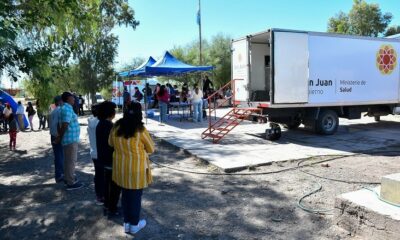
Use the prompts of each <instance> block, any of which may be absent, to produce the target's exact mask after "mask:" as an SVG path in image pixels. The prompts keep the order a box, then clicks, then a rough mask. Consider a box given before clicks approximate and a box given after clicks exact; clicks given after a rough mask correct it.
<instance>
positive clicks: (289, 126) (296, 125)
mask: <svg viewBox="0 0 400 240" xmlns="http://www.w3.org/2000/svg"><path fill="white" fill-rule="evenodd" d="M300 124H301V119H294V120H293V121H292V122H290V123H286V124H283V127H284V128H286V129H297V128H299V126H300Z"/></svg>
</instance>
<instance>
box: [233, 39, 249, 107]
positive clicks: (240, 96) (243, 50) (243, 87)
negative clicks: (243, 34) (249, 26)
mask: <svg viewBox="0 0 400 240" xmlns="http://www.w3.org/2000/svg"><path fill="white" fill-rule="evenodd" d="M232 79H241V80H238V81H235V89H234V91H235V100H236V101H247V100H248V99H249V40H248V38H243V39H240V40H236V41H233V42H232Z"/></svg>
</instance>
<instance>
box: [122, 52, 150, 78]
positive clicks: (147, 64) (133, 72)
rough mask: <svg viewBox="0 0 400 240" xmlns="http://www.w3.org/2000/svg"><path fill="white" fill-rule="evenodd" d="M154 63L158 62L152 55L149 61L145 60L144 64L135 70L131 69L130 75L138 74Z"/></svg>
mask: <svg viewBox="0 0 400 240" xmlns="http://www.w3.org/2000/svg"><path fill="white" fill-rule="evenodd" d="M154 63H156V60H154V58H153V57H151V56H150V57H149V59H147V61H146V62H144V63H143V64H142V65H140V66H139V67H137V68H135V69H133V70H130V71H129V74H128V76H138V75H140V73H142V72H143V71H144V70H145V68H146V67H148V66H151V65H153V64H154Z"/></svg>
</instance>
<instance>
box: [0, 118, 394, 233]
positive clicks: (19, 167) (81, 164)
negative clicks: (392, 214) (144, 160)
mask: <svg viewBox="0 0 400 240" xmlns="http://www.w3.org/2000/svg"><path fill="white" fill-rule="evenodd" d="M84 122H85V121H84V120H82V123H84ZM81 128H82V134H81V136H82V142H81V144H80V151H79V161H78V166H77V171H76V174H77V177H78V178H79V179H80V180H81V181H82V182H83V183H84V184H85V187H84V188H82V189H79V190H75V191H70V192H67V191H65V189H64V187H63V185H62V184H56V183H55V182H54V180H53V172H54V170H53V155H52V151H51V146H50V137H49V132H48V131H37V132H22V133H19V134H18V139H17V151H15V152H10V151H8V135H4V134H3V135H0V216H1V219H0V239H132V238H134V239H246V240H247V239H357V237H354V236H350V235H348V233H347V232H345V231H343V230H341V229H340V228H338V227H336V226H335V225H334V224H333V222H334V216H333V215H331V214H328V215H321V214H311V213H308V212H305V211H303V210H302V209H300V208H299V207H297V201H298V200H299V199H300V198H301V197H302V196H304V195H305V194H306V193H307V192H309V191H311V190H313V189H314V188H316V187H317V186H318V183H319V184H321V185H322V191H320V192H318V193H316V194H314V195H312V196H310V197H308V198H306V199H304V201H303V204H304V205H305V206H306V207H308V208H313V209H332V208H333V206H334V199H335V196H337V195H339V194H341V193H345V192H349V191H354V190H358V189H360V188H361V187H362V186H364V185H368V184H363V183H357V184H351V183H350V184H349V183H343V182H337V181H331V180H327V179H323V178H318V177H315V176H311V175H309V174H306V173H304V172H302V171H300V170H299V169H298V168H296V167H297V165H298V164H299V162H298V161H289V162H283V163H273V164H271V165H269V166H263V167H257V168H255V169H248V170H246V171H242V172H240V173H245V174H254V175H212V174H218V171H217V170H216V169H215V168H214V167H212V166H210V165H207V164H205V163H204V162H202V161H200V160H198V159H196V158H195V157H193V156H190V155H188V154H187V153H186V152H185V151H183V150H181V149H178V148H176V147H174V146H172V145H169V144H168V143H165V142H163V141H162V140H159V139H158V140H156V143H157V151H156V153H155V154H154V155H152V156H151V159H152V161H155V162H157V163H161V164H165V165H167V166H170V167H173V168H177V169H182V170H185V171H195V172H201V173H209V174H207V175H206V174H192V173H186V172H182V171H176V170H173V169H171V168H166V167H162V166H159V165H157V164H153V169H154V170H153V174H154V181H155V182H154V184H153V185H152V186H151V187H150V188H148V189H146V190H145V191H144V194H143V208H142V216H143V217H144V218H145V219H146V220H147V223H148V225H147V226H146V228H145V229H143V230H142V231H141V232H139V233H138V234H136V235H135V236H131V235H126V234H124V233H123V229H122V217H121V216H119V217H115V218H112V219H108V218H107V217H104V216H103V211H102V207H101V206H97V205H95V201H94V199H95V195H94V188H93V172H94V170H93V164H92V161H91V159H90V156H89V150H88V142H87V136H86V126H85V124H82V127H81ZM399 153H400V146H392V147H388V148H386V149H382V152H379V153H374V154H360V155H355V156H347V157H340V156H328V157H317V158H313V159H308V160H307V161H304V162H301V164H302V165H304V164H305V165H307V164H310V163H315V162H317V161H321V160H330V161H328V162H325V163H328V165H329V167H327V166H326V165H323V164H321V163H318V164H315V165H312V166H308V167H303V168H301V170H303V171H307V172H310V173H313V174H317V175H319V176H323V177H326V178H333V179H340V180H346V181H358V182H379V181H380V178H381V176H383V175H386V174H390V173H395V172H400V157H398V155H399ZM284 169H291V170H288V171H282V172H279V173H270V174H267V172H271V171H280V170H284ZM262 173H263V174H262ZM369 186H371V185H369ZM328 213H331V212H328Z"/></svg>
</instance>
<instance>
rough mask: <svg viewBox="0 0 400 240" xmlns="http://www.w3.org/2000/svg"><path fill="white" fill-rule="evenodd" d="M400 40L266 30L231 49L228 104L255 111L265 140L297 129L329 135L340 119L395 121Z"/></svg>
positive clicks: (399, 98)
mask: <svg viewBox="0 0 400 240" xmlns="http://www.w3.org/2000/svg"><path fill="white" fill-rule="evenodd" d="M399 54H400V39H396V38H373V37H361V36H349V35H339V34H332V33H320V32H308V31H294V30H284V29H270V30H268V31H265V32H260V33H256V34H251V35H247V36H246V37H243V38H240V39H237V40H233V41H232V79H240V80H237V81H235V84H234V87H235V104H237V105H240V106H241V107H252V108H255V107H257V108H261V109H262V113H261V114H259V115H256V117H262V118H265V119H267V120H268V121H269V122H270V123H271V124H270V125H271V128H270V129H267V132H266V133H267V138H268V139H271V140H275V139H278V138H279V137H280V134H281V132H280V127H279V125H278V124H283V125H284V126H285V127H287V128H289V129H293V128H297V127H298V126H299V125H300V124H304V126H305V127H306V128H309V129H312V130H314V131H316V132H317V133H320V134H326V135H329V134H334V133H335V132H336V130H337V128H338V125H339V117H341V118H347V119H359V118H361V115H362V114H363V113H365V114H366V115H367V116H371V117H375V120H377V121H379V118H380V116H383V115H388V114H398V113H400V84H399V82H400V71H399V68H400V66H399V60H398V57H399Z"/></svg>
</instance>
